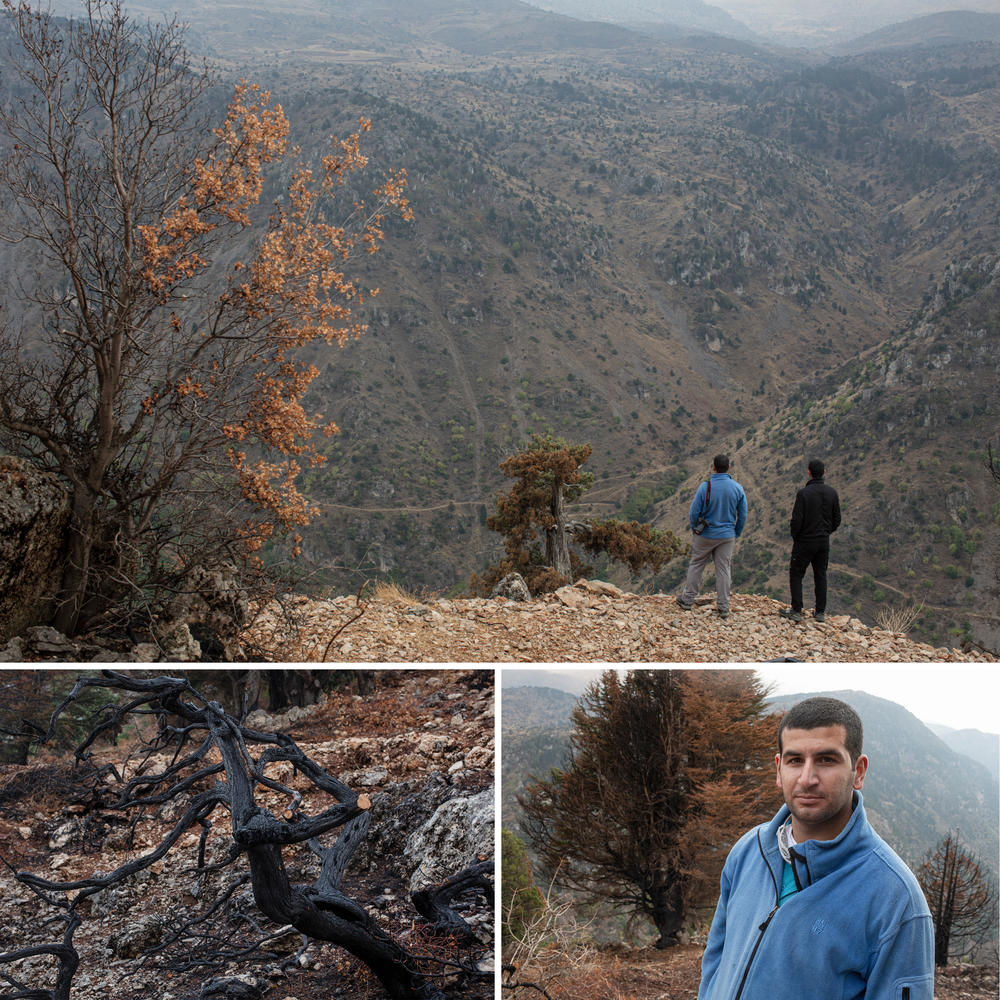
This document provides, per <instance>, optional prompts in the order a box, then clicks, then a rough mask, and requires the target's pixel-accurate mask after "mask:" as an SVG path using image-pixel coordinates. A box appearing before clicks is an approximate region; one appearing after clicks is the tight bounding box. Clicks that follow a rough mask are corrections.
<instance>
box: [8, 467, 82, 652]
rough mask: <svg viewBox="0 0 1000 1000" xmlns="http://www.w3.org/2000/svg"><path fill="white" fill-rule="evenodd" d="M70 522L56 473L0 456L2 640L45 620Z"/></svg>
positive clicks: (60, 570) (55, 586) (56, 588)
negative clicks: (64, 538)
mask: <svg viewBox="0 0 1000 1000" xmlns="http://www.w3.org/2000/svg"><path fill="white" fill-rule="evenodd" d="M68 521H69V506H68V497H67V494H66V491H65V489H63V487H62V485H61V484H60V482H59V480H58V479H57V478H56V477H55V476H54V475H53V474H52V473H50V472H45V471H43V470H40V469H37V468H35V466H33V465H32V464H31V463H30V462H27V461H25V460H23V459H20V458H12V457H11V456H9V455H4V456H0V643H2V642H4V641H6V640H7V639H10V638H11V637H12V636H15V635H18V634H19V633H20V632H22V631H23V630H24V629H26V628H28V627H29V626H31V625H37V624H39V623H40V622H42V621H44V620H45V617H46V612H47V611H48V609H49V606H50V604H51V601H52V599H53V598H54V597H55V594H56V592H57V590H58V588H59V583H60V578H61V576H62V560H61V554H62V547H63V535H64V532H65V529H66V525H67V523H68Z"/></svg>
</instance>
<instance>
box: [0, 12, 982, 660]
mask: <svg viewBox="0 0 1000 1000" xmlns="http://www.w3.org/2000/svg"><path fill="white" fill-rule="evenodd" d="M70 6H72V7H74V8H75V7H76V6H77V5H76V3H75V0H73V2H72V4H69V3H65V2H64V3H62V7H63V8H64V9H68V8H69V7H70ZM133 9H135V10H136V12H138V13H142V14H146V13H155V14H162V13H163V12H164V11H173V10H175V9H176V10H179V14H180V17H181V18H182V19H183V20H185V21H186V22H189V23H190V25H191V40H192V43H193V45H194V47H195V48H197V50H198V51H199V52H204V53H205V54H206V55H207V56H208V57H209V58H211V59H212V61H213V63H214V64H215V65H216V66H217V67H219V70H220V77H221V80H222V85H221V86H220V88H219V93H218V95H216V96H217V102H218V104H217V107H216V111H215V113H217V114H221V109H222V107H223V105H224V102H225V100H226V96H227V95H226V93H225V92H226V91H227V90H228V86H229V84H230V83H231V82H232V81H233V80H235V79H236V78H237V77H239V76H246V77H247V78H249V79H253V80H256V81H258V82H260V83H261V84H262V85H264V86H267V87H269V88H270V89H271V91H272V93H273V95H274V97H275V99H276V100H279V101H280V102H281V103H282V105H283V106H284V107H285V109H286V111H287V113H288V115H289V118H290V120H291V122H292V127H293V131H294V136H293V138H294V140H295V141H296V142H298V143H299V144H301V146H302V148H303V151H304V155H305V156H306V157H307V158H309V157H317V156H318V155H319V152H320V144H321V143H323V142H325V140H326V137H327V136H329V135H330V134H331V133H334V134H338V135H343V134H346V133H348V132H349V131H350V130H351V129H353V128H354V127H355V126H356V124H357V120H358V117H359V116H360V115H365V116H366V117H367V116H370V117H372V118H373V119H374V127H373V130H372V132H371V134H370V135H369V137H368V139H369V141H368V142H367V144H366V151H368V152H370V153H371V155H372V166H373V167H377V169H381V168H383V167H385V166H388V165H396V166H399V167H403V168H405V169H406V170H407V171H408V176H409V184H410V194H411V200H412V205H413V208H414V211H415V221H414V222H413V223H412V224H402V223H392V224H390V225H389V227H388V229H387V241H386V247H385V252H384V253H380V254H378V255H376V256H375V257H374V258H372V259H371V261H369V262H368V263H367V264H366V265H365V266H364V267H362V268H361V270H362V273H361V274H360V276H359V282H360V283H361V284H362V285H365V286H378V287H379V288H380V289H381V293H380V295H379V297H378V298H376V299H373V300H371V301H370V302H369V303H366V306H365V310H364V315H362V316H361V317H359V318H362V319H365V320H367V321H368V322H369V324H370V328H369V330H368V332H367V333H366V334H365V335H364V336H363V337H362V338H361V339H360V340H358V341H357V342H356V343H351V344H350V345H349V346H348V347H347V348H346V349H345V350H344V351H340V350H339V349H331V350H323V351H321V352H319V353H318V354H317V355H316V356H315V357H313V358H310V359H309V360H311V361H314V362H315V363H316V365H317V367H318V368H319V370H320V372H321V374H320V376H319V378H318V379H317V380H316V382H315V383H314V390H315V391H314V392H313V394H312V396H311V398H310V399H309V400H308V403H307V406H308V408H309V409H310V410H313V409H315V410H319V411H322V412H324V413H325V414H326V415H327V416H329V417H330V418H331V419H333V420H335V421H336V423H337V424H338V426H339V427H340V428H341V430H342V433H341V434H340V435H338V436H336V437H334V438H332V439H331V440H330V442H329V443H328V447H327V456H326V457H327V463H326V465H325V466H323V467H322V468H315V469H310V470H309V471H308V472H306V473H304V474H303V483H302V485H303V487H304V489H305V490H306V492H308V493H309V495H310V496H311V498H312V499H313V500H315V501H316V503H317V504H318V506H319V508H320V510H321V515H320V516H319V517H318V518H317V519H316V520H315V521H314V522H313V523H312V524H311V525H310V527H309V529H308V530H307V531H306V532H305V533H304V540H303V551H304V564H305V567H306V570H307V573H308V577H307V579H308V582H307V583H305V584H303V589H308V590H309V592H310V593H312V594H316V593H320V592H321V590H322V588H323V587H329V588H332V589H333V590H335V591H337V592H340V593H353V592H354V591H356V590H357V588H358V586H359V585H360V584H361V583H363V582H364V580H366V579H375V578H378V579H390V580H392V581H394V582H397V583H399V584H401V585H402V586H405V587H408V588H410V589H412V590H420V589H421V588H428V589H431V590H434V591H437V592H442V593H448V594H449V595H459V594H462V593H465V592H467V586H468V581H469V579H470V577H471V575H472V574H473V573H479V572H481V571H482V570H483V569H484V568H485V566H486V565H488V564H489V563H490V562H491V561H493V559H495V557H496V556H497V554H498V553H499V551H500V542H499V539H498V538H497V536H496V535H495V534H493V533H492V532H490V531H488V530H487V529H486V527H485V523H486V518H487V516H488V514H489V512H490V511H491V509H492V507H493V504H494V500H495V497H496V494H497V492H498V491H499V490H500V489H501V488H503V487H504V485H505V484H504V483H503V481H502V477H501V475H500V473H499V471H498V465H499V463H500V462H501V461H502V460H503V459H504V458H506V457H508V456H509V455H510V454H511V453H512V452H514V451H516V450H518V449H519V448H520V447H521V446H522V445H523V444H524V442H525V440H526V439H527V436H528V434H529V432H531V431H538V432H551V433H553V434H557V435H560V436H563V437H565V438H567V439H568V440H571V441H574V442H589V443H591V444H592V445H593V448H594V451H593V456H592V458H591V460H590V462H589V464H588V469H589V470H590V471H592V472H593V473H594V475H595V478H596V486H595V488H594V489H593V490H592V491H591V492H590V493H588V494H586V495H585V496H584V498H583V500H584V501H585V503H584V505H583V506H582V507H581V508H580V510H579V513H580V514H587V513H597V514H600V515H603V516H608V515H614V514H620V515H624V516H626V517H627V518H629V519H631V518H636V519H638V520H641V521H646V522H651V523H653V524H655V525H656V526H657V527H662V528H672V529H674V530H678V529H680V528H681V527H682V525H683V519H682V517H681V515H680V508H681V507H683V506H684V501H685V498H686V497H689V496H690V489H691V487H692V485H693V483H695V482H696V481H697V479H698V478H699V477H701V476H702V475H704V473H705V471H706V470H707V469H708V467H709V463H710V460H711V456H712V455H713V454H714V453H715V452H717V451H720V450H728V451H730V452H731V453H732V454H733V455H734V456H735V461H736V464H735V465H734V470H735V471H736V472H737V474H738V475H740V476H745V477H746V478H747V479H748V481H749V483H750V485H751V486H752V487H753V496H752V502H753V508H752V509H753V514H752V520H751V523H750V525H749V526H748V533H749V534H748V535H747V537H746V539H745V544H744V546H743V550H742V557H741V559H740V562H739V567H738V569H739V571H740V572H742V573H744V574H745V577H744V579H743V580H742V581H741V586H742V589H743V590H746V591H749V590H752V591H754V592H757V593H765V594H770V595H771V596H776V589H779V588H780V589H782V590H783V584H782V576H783V573H784V564H785V560H786V558H787V539H785V538H784V537H783V526H784V524H785V522H786V520H787V516H788V509H789V506H790V503H791V500H792V497H793V495H794V486H795V485H797V484H799V482H800V481H801V480H802V479H803V478H804V468H805V461H807V460H808V458H810V457H812V453H813V452H815V451H818V452H819V453H820V454H821V455H823V456H824V457H826V458H827V459H828V465H829V467H830V478H831V480H832V481H834V482H835V484H836V485H837V487H838V489H841V491H842V497H843V499H844V507H845V526H844V534H843V535H842V536H841V538H842V539H843V541H844V544H842V545H841V546H840V548H839V549H838V550H836V551H835V555H834V560H835V563H836V570H837V572H838V573H842V574H843V575H842V577H839V578H838V580H837V586H836V587H835V588H834V595H833V600H834V601H835V602H837V603H836V606H835V607H834V610H835V611H836V613H838V614H839V615H851V616H852V617H854V618H858V619H861V620H864V621H866V622H871V621H874V620H875V614H876V612H878V611H879V610H881V609H882V608H884V607H885V606H887V605H912V606H914V607H922V609H923V612H922V615H921V616H920V618H918V620H917V622H916V624H915V626H914V627H915V629H917V630H919V636H920V638H921V639H923V640H924V641H926V642H929V643H930V644H931V645H933V646H934V647H938V646H944V645H956V646H957V645H960V643H961V642H962V641H963V640H967V639H972V640H973V641H975V642H978V643H981V644H983V645H986V646H989V647H990V648H997V645H998V641H1000V640H998V636H1000V620H998V618H997V613H996V604H997V579H996V567H997V555H998V552H1000V514H998V512H997V508H996V507H995V504H996V503H997V500H998V498H997V496H996V494H995V491H994V490H993V484H992V482H991V480H990V479H989V477H988V475H987V474H986V473H985V471H984V469H983V457H984V454H985V451H986V447H987V445H988V444H989V443H991V442H992V443H993V444H994V448H995V447H996V440H997V439H996V434H997V426H998V420H997V418H998V411H997V394H996V391H995V390H996V383H997V374H998V372H997V352H996V350H995V346H996V340H997V331H998V329H1000V327H998V319H997V317H998V315H1000V313H998V311H997V310H998V302H1000V291H998V277H1000V274H998V267H997V257H996V246H997V240H996V233H997V215H996V202H995V198H996V190H997V183H998V168H997V164H998V162H1000V159H998V152H1000V145H998V139H997V137H998V136H1000V128H998V109H1000V46H998V45H997V43H995V42H991V41H988V40H985V39H982V40H977V41H973V42H967V43H964V44H958V45H952V44H939V45H936V46H924V45H921V46H919V47H915V46H912V45H908V46H902V47H900V48H894V49H892V50H889V51H885V50H879V51H873V52H864V53H859V54H856V55H851V56H849V57H845V58H838V59H832V60H828V59H827V58H826V57H825V56H822V55H820V54H818V53H815V52H812V53H810V52H803V51H801V50H787V49H779V48H768V47H766V46H763V45H752V44H748V43H746V42H742V41H737V40H731V39H720V38H712V39H705V38H700V39H692V38H683V37H674V36H669V37H664V36H658V35H652V34H649V33H644V32H639V31H633V30H626V29H624V28H622V27H618V26H615V25H608V24H603V25H601V24H593V23H585V22H583V21H573V20H571V19H569V18H566V17H561V16H557V15H554V14H550V13H547V12H545V11H542V10H539V9H537V8H534V7H529V6H528V5H526V4H519V3H513V2H507V0H490V2H489V3H483V4H476V5H474V6H465V7H455V6H454V5H453V4H452V5H449V4H443V3H441V2H439V0H416V2H413V3H410V4H406V5H403V6H402V7H400V6H399V5H397V4H387V3H372V4H365V5H364V8H363V9H360V8H358V7H357V5H356V4H349V3H346V2H342V0H336V2H333V0H330V2H325V0H324V2H320V0H295V2H290V3H287V4H285V5H283V7H282V9H281V11H280V12H278V11H276V10H275V9H273V5H269V4H265V3H248V4H245V5H244V10H245V13H246V17H244V18H241V19H240V22H239V24H235V25H234V24H233V18H232V16H231V8H230V7H229V6H228V5H226V4H223V3H221V2H218V0H201V2H197V3H195V2H194V0H185V2H183V3H181V4H177V3H175V2H173V0H170V2H169V3H168V2H167V0H143V2H140V3H137V4H136V5H134V8H133ZM3 77H4V79H6V74H3ZM376 172H377V171H376ZM278 194H279V188H278V187H277V186H273V187H271V188H269V189H268V191H267V196H266V198H265V200H268V199H269V198H270V197H272V196H277V195H278ZM363 194H364V192H363V191H362V189H361V188H360V187H358V188H357V189H351V190H345V195H346V197H345V202H346V203H347V204H350V202H351V200H352V199H353V198H355V197H360V196H362V195H363ZM16 249H17V256H11V257H7V258H2V257H0V264H4V265H6V269H7V271H8V272H9V273H10V275H11V281H10V282H9V285H10V286H11V287H12V288H13V287H16V285H17V284H18V279H19V278H21V279H25V280H28V279H29V278H30V277H31V273H32V272H31V271H30V269H29V263H28V258H27V257H26V255H25V254H24V253H23V252H22V248H20V247H18V248H16ZM235 252H236V249H235V248H234V253H235ZM8 308H9V309H10V310H11V311H12V312H14V311H16V307H14V306H10V305H9V306H8ZM838 541H840V539H838ZM269 555H270V554H269ZM277 557H280V554H278V556H276V558H277ZM679 572H682V568H681V567H680V566H674V567H671V568H670V569H669V570H668V576H667V577H664V578H661V579H658V580H656V581H653V582H652V583H651V584H650V589H653V590H663V591H669V590H670V589H671V587H672V583H673V582H674V581H673V579H672V578H670V577H669V574H671V573H672V574H674V576H676V574H677V573H679ZM595 575H602V576H605V575H607V576H608V578H610V579H613V580H614V582H616V583H618V584H619V585H622V584H626V583H627V584H628V585H629V586H631V587H633V588H634V587H636V586H637V584H636V583H635V581H625V580H622V579H620V578H618V577H614V576H612V575H610V574H609V573H608V571H607V567H605V566H598V567H597V571H596V574H595ZM643 583H644V584H647V583H649V581H643Z"/></svg>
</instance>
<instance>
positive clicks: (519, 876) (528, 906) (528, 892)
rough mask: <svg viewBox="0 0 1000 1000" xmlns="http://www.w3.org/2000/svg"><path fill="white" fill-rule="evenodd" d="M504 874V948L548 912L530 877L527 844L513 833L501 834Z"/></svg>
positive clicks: (501, 908)
mask: <svg viewBox="0 0 1000 1000" xmlns="http://www.w3.org/2000/svg"><path fill="white" fill-rule="evenodd" d="M500 840H501V852H502V853H501V858H502V866H501V869H500V870H501V872H502V875H503V881H502V883H501V887H500V913H501V924H500V926H501V937H502V941H503V948H504V950H505V951H506V950H507V948H509V947H510V945H511V944H512V943H513V941H514V940H515V939H516V940H521V939H522V938H523V937H524V935H525V932H526V931H527V929H528V928H529V927H530V926H531V925H532V924H533V923H534V922H535V921H536V920H537V919H538V917H539V916H540V914H541V913H542V912H543V911H544V910H545V899H544V897H543V896H542V894H541V892H540V891H539V889H538V886H536V885H535V882H534V879H533V878H532V875H531V863H530V862H529V861H528V852H527V851H526V850H525V847H524V843H523V842H522V841H521V840H519V839H518V838H517V837H516V836H515V835H514V834H513V833H511V832H510V830H501V831H500Z"/></svg>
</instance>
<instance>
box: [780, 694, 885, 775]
mask: <svg viewBox="0 0 1000 1000" xmlns="http://www.w3.org/2000/svg"><path fill="white" fill-rule="evenodd" d="M822 726H843V727H844V729H845V730H846V732H847V739H846V740H845V743H844V745H845V746H846V747H847V752H848V753H849V754H850V755H851V764H852V765H853V764H856V763H857V762H858V758H859V757H860V756H861V748H862V746H863V744H864V736H865V731H864V727H863V726H862V724H861V717H860V716H859V715H858V713H857V712H855V711H854V709H853V708H851V706H850V705H848V704H847V702H844V701H841V700H840V699H839V698H826V697H822V696H820V697H817V698H806V700H805V701H800V702H799V703H798V704H797V705H793V706H792V707H791V708H790V709H789V710H788V711H787V712H786V713H785V714H784V716H783V718H782V720H781V722H780V724H779V725H778V753H781V752H782V746H781V735H782V733H784V731H785V730H786V729H819V728H821V727H822Z"/></svg>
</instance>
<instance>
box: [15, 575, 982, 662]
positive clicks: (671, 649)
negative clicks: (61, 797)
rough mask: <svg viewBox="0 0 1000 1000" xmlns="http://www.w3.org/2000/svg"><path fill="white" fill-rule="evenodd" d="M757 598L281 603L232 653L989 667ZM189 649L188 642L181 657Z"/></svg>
mask: <svg viewBox="0 0 1000 1000" xmlns="http://www.w3.org/2000/svg"><path fill="white" fill-rule="evenodd" d="M786 606H787V605H784V604H782V603H780V602H778V601H775V600H773V599H771V598H769V597H762V596H759V595H755V594H734V595H733V600H732V606H731V614H730V616H729V618H727V619H726V620H722V619H720V618H719V617H718V615H717V614H716V611H715V604H714V597H713V596H712V595H708V596H706V595H705V594H703V595H702V596H701V597H700V598H699V599H698V600H697V601H696V602H695V606H694V609H693V611H691V612H683V611H681V609H680V608H679V607H678V606H677V603H676V601H675V599H674V597H673V596H672V595H669V594H647V595H637V594H631V593H626V592H625V591H622V590H619V589H618V588H617V587H615V586H614V585H612V584H608V583H605V582H602V581H585V580H584V581H578V582H577V583H576V584H575V585H574V586H572V587H563V588H561V589H560V590H559V591H557V592H556V593H555V594H548V595H546V596H544V597H540V598H537V599H535V600H529V601H525V602H517V601H511V600H506V599H504V598H502V597H500V598H489V599H478V598H473V599H459V598H455V599H451V598H427V599H423V600H418V599H416V598H414V597H412V596H408V595H407V594H406V593H405V592H402V591H397V592H396V593H395V596H391V595H390V596H382V597H379V598H372V599H362V600H360V601H359V599H358V598H357V597H335V598H329V599H326V600H322V599H315V598H310V597H303V596H295V595H291V596H289V597H287V598H286V599H285V600H284V601H282V602H281V603H280V605H279V604H277V603H272V604H269V605H267V606H266V607H264V608H262V609H259V611H258V612H257V614H256V615H255V617H254V618H253V620H252V622H251V623H250V625H249V626H248V627H247V628H246V630H245V632H244V633H243V636H242V656H243V658H245V659H249V660H259V661H269V662H316V661H320V662H337V663H373V662H374V663H475V662H479V663H483V662H485V663H504V662H529V663H540V662H547V661H562V662H570V663H572V662H581V663H583V662H622V663H629V662H635V663H657V662H664V663H668V662H669V663H726V662H750V663H753V662H757V663H759V662H762V661H768V660H772V661H778V660H789V661H798V660H801V661H810V660H812V661H816V662H841V663H849V662H876V663H878V662H918V663H919V662H927V661H940V662H963V661H966V662H994V660H995V658H994V657H993V656H992V655H991V654H990V653H987V652H983V651H982V650H980V649H977V648H975V647H971V646H970V647H967V648H963V649H959V648H955V647H950V646H938V647H935V646H931V645H928V644H927V643H923V642H918V641H915V640H913V639H911V638H909V637H907V636H906V635H905V634H903V633H902V632H893V631H889V630H887V629H883V628H877V627H872V626H870V625H866V624H865V623H864V622H863V621H861V620H859V619H857V618H853V617H851V616H850V615H829V616H828V617H827V619H826V621H825V622H815V621H813V620H812V618H811V617H808V616H807V617H806V618H805V619H803V621H802V622H801V623H800V624H798V625H795V624H792V623H791V622H789V621H786V620H785V619H784V618H781V617H779V615H778V612H779V611H780V610H781V608H782V607H786ZM199 650H200V646H199V644H198V643H197V642H196V641H192V640H191V639H190V636H188V643H187V644H186V645H185V647H184V653H185V655H186V656H188V657H190V656H195V657H196V656H197V655H198V651H199ZM176 658H177V653H176V651H172V652H165V651H164V650H163V649H160V648H158V647H157V646H156V645H155V644H153V643H143V644H141V645H139V646H135V647H119V648H108V647H107V646H101V645H96V644H91V643H88V642H87V641H85V640H80V641H72V640H68V639H66V638H65V636H62V635H60V634H59V633H57V632H55V631H54V630H53V629H50V628H33V629H28V630H27V631H26V632H25V634H24V635H22V636H18V637H17V638H15V639H13V640H11V641H10V642H9V643H8V644H7V645H6V646H5V647H0V662H8V663H10V662H20V661H38V660H48V661H80V660H84V661H90V660H100V661H110V660H128V661H136V660H143V661H146V662H153V661H156V660H160V659H162V660H167V659H176Z"/></svg>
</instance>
